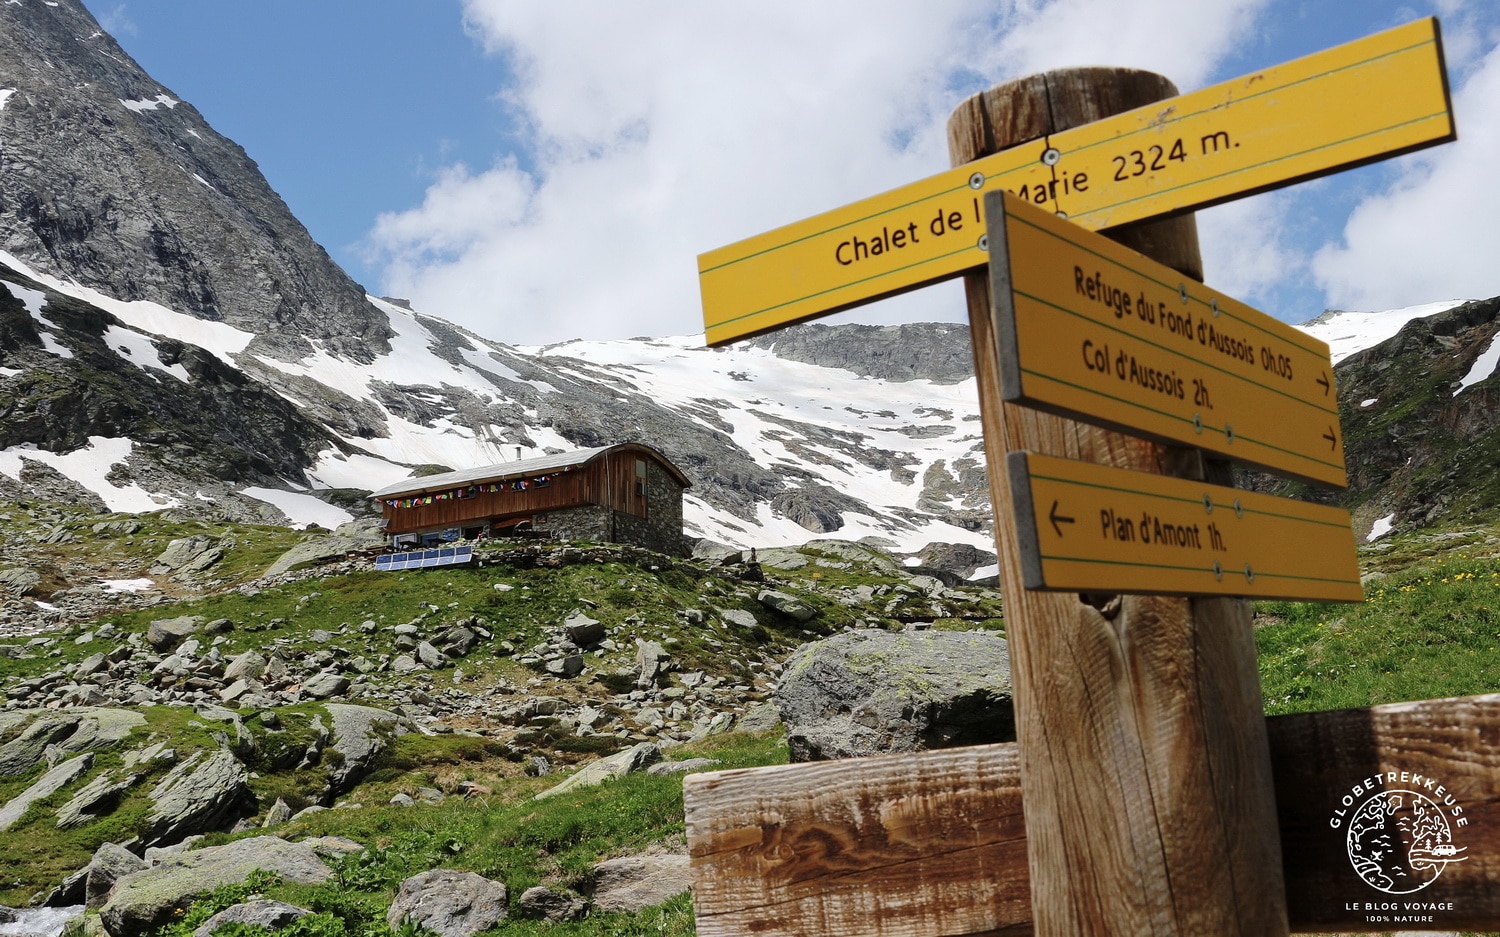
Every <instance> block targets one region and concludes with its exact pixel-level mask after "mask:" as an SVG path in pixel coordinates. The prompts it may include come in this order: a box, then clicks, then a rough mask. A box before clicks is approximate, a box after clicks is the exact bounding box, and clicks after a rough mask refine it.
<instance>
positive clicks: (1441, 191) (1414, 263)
mask: <svg viewBox="0 0 1500 937" xmlns="http://www.w3.org/2000/svg"><path fill="white" fill-rule="evenodd" d="M1481 35H1482V34H1478V33H1474V32H1468V31H1466V32H1464V33H1461V34H1460V36H1459V39H1460V41H1459V43H1456V45H1459V46H1460V48H1463V49H1465V50H1467V51H1468V52H1469V53H1470V54H1473V55H1475V56H1476V60H1475V61H1474V63H1473V64H1472V65H1469V66H1468V67H1466V68H1465V69H1464V71H1465V72H1466V73H1467V74H1466V77H1465V79H1464V80H1463V82H1462V85H1461V86H1460V87H1459V89H1458V91H1457V92H1456V94H1455V95H1454V101H1453V110H1454V115H1455V122H1456V123H1457V125H1458V134H1459V140H1458V142H1457V143H1455V144H1451V145H1448V146H1443V147H1438V148H1436V149H1432V150H1428V151H1425V152H1423V153H1421V154H1417V155H1414V156H1411V157H1407V158H1405V159H1404V160H1403V161H1402V162H1401V164H1400V171H1399V173H1398V174H1397V175H1396V177H1395V179H1394V181H1393V182H1392V183H1391V185H1390V186H1389V187H1387V188H1385V189H1384V190H1382V191H1381V192H1379V193H1376V194H1374V195H1372V196H1370V197H1369V198H1366V199H1365V200H1364V201H1363V202H1361V203H1360V204H1359V206H1358V207H1357V208H1355V210H1354V211H1353V213H1352V214H1351V215H1350V216H1349V221H1348V223H1347V225H1346V226H1345V228H1344V231H1343V237H1342V239H1341V240H1340V241H1338V242H1337V243H1331V244H1327V245H1324V246H1323V247H1322V248H1321V249H1320V250H1319V251H1318V252H1317V254H1316V256H1315V257H1314V258H1313V261H1312V272H1313V275H1314V276H1315V277H1316V279H1317V282H1318V285H1319V286H1320V287H1321V288H1322V289H1323V290H1324V292H1325V293H1326V295H1327V297H1328V300H1329V305H1330V306H1331V307H1333V308H1342V309H1365V310H1378V309H1392V308H1397V307H1401V306H1408V305H1414V304H1417V303H1424V302H1430V301H1435V300H1441V299H1484V298H1488V297H1490V296H1494V295H1495V294H1496V293H1500V264H1497V258H1500V235H1497V234H1496V227H1495V219H1496V218H1497V217H1500V185H1496V183H1495V153H1496V152H1500V110H1497V109H1496V106H1495V102H1496V101H1500V46H1497V45H1496V44H1495V36H1494V35H1493V33H1491V34H1489V35H1488V36H1487V37H1484V39H1480V38H1479V37H1480V36H1481ZM1486 48H1487V51H1484V52H1482V54H1480V53H1481V51H1482V50H1483V49H1486ZM1450 73H1451V70H1450Z"/></svg>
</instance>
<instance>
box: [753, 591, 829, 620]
mask: <svg viewBox="0 0 1500 937" xmlns="http://www.w3.org/2000/svg"><path fill="white" fill-rule="evenodd" d="M755 600H756V601H757V602H759V603H760V604H762V605H764V606H765V607H766V608H769V609H773V610H775V611H778V612H780V613H781V614H783V615H787V616H789V617H791V618H795V619H796V620H797V621H811V620H812V619H814V618H816V617H818V610H817V609H816V608H815V607H813V606H812V605H810V604H808V603H807V602H805V601H803V600H802V599H799V598H797V597H796V596H795V595H792V594H791V593H788V592H782V591H780V590H777V589H762V590H761V591H760V594H759V595H757V596H756V597H755Z"/></svg>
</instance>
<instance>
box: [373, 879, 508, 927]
mask: <svg viewBox="0 0 1500 937" xmlns="http://www.w3.org/2000/svg"><path fill="white" fill-rule="evenodd" d="M508 914H509V907H508V905H507V893H506V890H505V886H504V885H502V884H501V883H499V882H495V881H491V880H490V879H487V878H485V877H483V876H481V875H475V874H474V873H473V872H458V871H455V870H453V869H433V870H432V871H431V872H423V873H422V874H421V875H413V876H412V877H411V878H409V879H407V880H406V881H404V882H402V883H401V887H400V888H399V889H398V890H397V891H396V897H395V899H393V900H392V901H391V909H390V911H388V912H386V917H385V919H386V923H387V924H389V925H390V928H391V930H392V931H393V932H398V933H399V929H400V927H401V922H402V921H406V920H409V921H411V922H412V923H413V924H418V925H420V926H422V927H425V928H427V929H428V930H430V931H433V932H435V933H436V934H438V935H439V937H469V935H471V934H476V933H478V932H479V931H482V930H488V929H489V928H491V927H494V926H495V925H496V924H498V923H500V922H501V921H503V920H505V918H506V917H507V916H508Z"/></svg>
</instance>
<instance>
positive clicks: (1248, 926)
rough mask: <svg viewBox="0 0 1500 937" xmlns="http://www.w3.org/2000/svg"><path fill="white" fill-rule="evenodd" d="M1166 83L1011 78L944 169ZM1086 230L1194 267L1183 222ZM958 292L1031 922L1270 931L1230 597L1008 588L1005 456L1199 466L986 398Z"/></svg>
mask: <svg viewBox="0 0 1500 937" xmlns="http://www.w3.org/2000/svg"><path fill="white" fill-rule="evenodd" d="M1175 93H1176V91H1175V89H1174V88H1173V87H1172V85H1171V83H1170V82H1168V81H1167V80H1166V79H1164V78H1162V77H1160V76H1158V75H1153V74H1150V73H1147V72H1139V71H1133V70H1124V69H1069V70H1066V71H1059V72H1051V73H1048V74H1046V75H1039V76H1033V77H1030V78H1024V79H1020V80H1018V81H1015V82H1011V83H1008V84H1004V85H1000V86H998V87H996V88H993V89H991V90H989V91H986V92H984V93H982V94H979V95H976V96H974V97H973V98H970V99H969V100H968V101H966V102H964V103H963V104H961V105H960V106H959V107H958V108H957V109H956V110H955V111H954V112H953V115H952V117H951V118H950V120H949V125H948V131H949V148H950V153H951V155H952V159H953V162H954V164H955V165H957V164H961V163H964V162H968V161H971V160H974V159H977V158H979V157H982V156H986V155H989V154H990V153H992V152H995V151H997V150H1000V149H1005V148H1008V147H1011V146H1018V145H1026V146H1031V147H1035V149H1036V151H1037V157H1038V159H1040V158H1041V155H1042V152H1043V150H1044V149H1045V148H1046V142H1045V137H1046V136H1047V135H1048V134H1051V133H1056V132H1059V131H1062V130H1066V129H1068V128H1070V127H1075V126H1078V125H1081V124H1084V123H1088V122H1091V121H1095V120H1098V119H1100V118H1103V117H1106V116H1108V115H1110V114H1113V113H1118V112H1120V111H1124V110H1128V109H1131V108H1135V107H1140V106H1143V105H1146V104H1149V103H1152V102H1154V101H1158V100H1161V99H1162V98H1166V97H1170V96H1172V95H1174V94H1175ZM1063 160H1064V163H1063V164H1061V165H1060V167H1059V168H1065V165H1066V163H1065V161H1066V154H1064V155H1063ZM1097 181H1098V182H1099V183H1101V184H1102V183H1104V182H1105V180H1097ZM1075 184H1076V180H1075ZM1106 233H1107V234H1109V235H1110V236H1111V237H1113V238H1114V239H1115V240H1118V241H1120V242H1122V243H1125V244H1127V245H1128V246H1130V247H1132V248H1134V249H1135V250H1138V251H1140V252H1142V253H1144V254H1147V255H1148V256H1151V257H1152V258H1154V259H1155V260H1158V261H1160V262H1162V263H1165V264H1167V265H1168V266H1171V267H1174V268H1176V269H1177V270H1179V271H1181V272H1183V273H1184V274H1187V275H1189V276H1192V277H1193V278H1195V279H1198V280H1201V279H1202V264H1201V261H1200V259H1199V256H1198V245H1197V229H1196V226H1195V224H1194V222H1193V220H1192V219H1191V217H1186V218H1178V219H1172V220H1168V221H1160V222H1153V223H1148V224H1143V225H1135V226H1130V227H1129V228H1121V229H1116V230H1113V231H1109V232H1106ZM965 287H966V289H967V293H968V302H969V317H970V323H971V327H972V330H973V335H972V337H973V342H974V356H975V362H974V364H975V373H976V375H977V377H978V382H979V393H980V408H981V414H982V416H983V421H984V431H985V432H984V435H985V448H986V455H987V458H988V462H989V478H990V490H991V494H992V496H993V499H994V505H995V529H996V538H997V543H998V548H999V554H1000V576H1001V585H1002V587H1003V589H1004V593H1005V599H1006V633H1007V636H1008V638H1009V640H1010V645H1011V648H1010V650H1011V661H1012V669H1013V672H1012V680H1013V683H1014V686H1015V695H1016V716H1017V720H1016V721H1017V732H1018V736H1019V742H1020V749H1021V784H1022V790H1023V791H1024V797H1023V806H1024V811H1025V821H1026V830H1027V840H1028V864H1029V868H1030V877H1031V889H1032V913H1033V920H1034V922H1035V928H1036V931H1035V932H1036V933H1037V934H1038V935H1043V937H1053V935H1055V937H1077V935H1092V934H1121V935H1147V934H1150V935H1168V934H1170V935H1197V934H1216V935H1226V934H1239V935H1283V934H1286V933H1287V914H1286V896H1285V891H1284V887H1283V881H1282V868H1281V846H1280V842H1279V838H1278V835H1277V825H1276V824H1277V821H1276V804H1275V796H1274V790H1273V786H1272V775H1271V769H1270V760H1269V757H1270V756H1269V750H1268V746H1267V741H1266V728H1265V719H1264V718H1263V716H1262V704H1261V694H1260V682H1259V676H1258V673H1257V670H1256V664H1255V645H1254V641H1253V638H1252V634H1251V627H1250V614H1249V608H1248V604H1247V603H1245V602H1244V601H1242V600H1233V599H1208V600H1194V601H1189V600H1187V599H1177V598H1162V597H1141V596H1123V597H1122V596H1092V595H1090V596H1078V595H1069V594H1054V593H1040V592H1027V591H1026V590H1025V589H1024V588H1023V587H1022V585H1021V581H1022V580H1021V568H1020V561H1019V557H1018V554H1017V550H1016V536H1015V529H1014V520H1013V518H1012V517H1011V513H1010V512H1011V498H1010V491H1009V482H1008V478H1007V473H1006V471H1005V453H1006V452H1007V451H1010V450H1016V449H1028V450H1032V451H1036V452H1044V453H1048V454H1051V455H1056V456H1063V457H1068V458H1074V459H1082V460H1085V461H1092V462H1099V463H1103V464H1107V465H1113V466H1117V467H1121V468H1129V469H1135V470H1138V471H1152V472H1165V473H1171V474H1183V475H1196V476H1197V477H1200V478H1201V477H1203V473H1204V471H1205V467H1204V461H1203V460H1202V458H1201V456H1200V455H1199V454H1198V453H1197V452H1196V451H1187V452H1184V451H1181V450H1175V451H1174V450H1168V449H1166V448H1165V447H1161V446H1157V445H1154V444H1151V443H1147V442H1144V441H1141V440H1139V439H1135V438H1133V437H1129V436H1124V435H1121V434H1117V433H1111V432H1107V431H1103V430H1099V429H1096V428H1093V427H1089V426H1086V425H1083V424H1080V423H1075V422H1072V421H1069V420H1065V419H1061V418H1058V417H1053V416H1050V415H1047V414H1043V413H1038V412H1033V411H1027V410H1024V409H1022V408H1019V407H1014V406H1012V405H1009V404H1002V403H1001V402H1000V398H999V393H998V391H999V380H998V365H997V360H996V352H995V341H994V328H993V324H992V320H991V310H990V293H989V285H988V281H987V279H986V277H985V276H984V275H982V274H970V275H968V276H967V278H966V280H965ZM1210 471H1212V467H1210ZM1216 474H1217V473H1216Z"/></svg>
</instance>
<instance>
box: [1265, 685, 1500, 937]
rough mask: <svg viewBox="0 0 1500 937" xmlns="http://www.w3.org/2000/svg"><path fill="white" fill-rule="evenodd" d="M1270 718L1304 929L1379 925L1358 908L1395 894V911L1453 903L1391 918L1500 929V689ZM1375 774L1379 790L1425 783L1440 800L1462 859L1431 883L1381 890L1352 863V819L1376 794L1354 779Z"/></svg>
mask: <svg viewBox="0 0 1500 937" xmlns="http://www.w3.org/2000/svg"><path fill="white" fill-rule="evenodd" d="M1268 722H1269V723H1270V725H1271V728H1272V734H1271V740H1272V750H1273V753H1274V758H1273V766H1274V772H1275V777H1276V796H1277V804H1278V806H1279V809H1280V819H1279V825H1280V827H1281V837H1282V842H1283V843H1284V845H1285V866H1286V882H1287V905H1288V909H1289V911H1290V912H1291V914H1292V917H1293V920H1294V921H1296V922H1297V925H1298V929H1299V930H1308V931H1315V930H1345V929H1350V930H1352V929H1355V928H1365V929H1371V930H1374V929H1377V928H1376V927H1375V926H1374V925H1372V924H1371V923H1370V922H1369V921H1368V917H1369V915H1370V913H1371V912H1370V911H1369V910H1368V909H1364V908H1360V909H1351V908H1350V907H1349V905H1350V904H1354V905H1361V906H1362V905H1367V904H1371V903H1377V904H1378V903H1386V904H1390V903H1395V904H1396V905H1397V906H1398V907H1397V910H1396V911H1395V912H1394V913H1390V916H1391V917H1396V916H1400V915H1403V914H1410V913H1411V912H1410V911H1408V910H1406V907H1405V906H1406V905H1410V904H1415V905H1430V904H1438V905H1446V904H1450V903H1451V905H1452V910H1451V911H1449V910H1446V909H1445V910H1442V911H1437V912H1432V913H1433V920H1432V921H1431V922H1400V921H1395V920H1392V921H1390V922H1389V923H1390V925H1391V926H1389V927H1384V926H1383V927H1381V928H1380V929H1386V930H1428V929H1439V930H1447V931H1454V930H1468V929H1474V930H1496V929H1500V695H1490V696H1475V697H1466V698H1463V699H1452V700H1426V701H1423V702H1418V703H1400V704H1395V705H1390V706H1376V707H1374V708H1373V709H1367V710H1340V711H1337V712H1322V713H1307V714H1304V715H1296V716H1279V717H1276V718H1275V719H1271V720H1268ZM1403 772H1405V774H1404V775H1403ZM1376 776H1379V780H1378V781H1377V787H1376V788H1375V789H1376V790H1382V789H1383V790H1388V791H1398V790H1414V791H1416V792H1417V793H1419V794H1421V795H1422V796H1423V797H1426V798H1428V799H1429V800H1431V801H1432V802H1433V803H1434V804H1436V805H1438V806H1439V808H1440V810H1441V812H1442V813H1443V814H1444V817H1445V820H1446V822H1447V824H1448V826H1449V832H1450V834H1451V836H1452V844H1453V845H1454V846H1455V847H1457V849H1458V853H1457V856H1456V857H1455V858H1458V857H1461V859H1460V861H1455V862H1450V863H1448V864H1447V865H1446V867H1445V868H1443V869H1442V870H1441V871H1440V872H1439V874H1438V875H1437V877H1436V878H1435V879H1433V880H1432V881H1431V882H1430V884H1427V885H1425V886H1424V887H1422V888H1421V889H1420V890H1416V891H1411V892H1409V893H1406V894H1387V893H1382V892H1380V891H1378V890H1376V889H1375V888H1373V887H1371V886H1370V885H1368V884H1367V883H1366V882H1365V881H1364V880H1362V879H1361V878H1360V877H1359V875H1358V874H1357V873H1356V872H1355V870H1354V866H1353V865H1352V863H1351V862H1350V858H1349V852H1348V844H1347V832H1348V820H1349V818H1350V817H1351V816H1352V815H1353V814H1354V813H1355V812H1356V811H1357V809H1358V807H1359V806H1360V804H1361V803H1363V802H1364V801H1365V800H1367V799H1368V798H1369V797H1370V796H1371V794H1372V792H1369V791H1364V792H1358V793H1357V792H1356V791H1355V789H1356V787H1357V786H1362V782H1365V781H1368V780H1369V779H1371V778H1374V777H1376ZM1345 797H1348V798H1349V800H1350V803H1348V804H1346V803H1345V802H1344V798H1345ZM1339 811H1344V814H1343V816H1340V815H1339V813H1338V812H1339ZM1336 820H1337V821H1338V822H1339V826H1337V827H1335V826H1333V823H1334V821H1336ZM1408 871H1410V870H1408ZM1417 878H1418V879H1420V875H1419V876H1417ZM1412 884H1415V882H1412V883H1411V884H1407V885H1398V886H1397V887H1398V888H1410V887H1412ZM1388 913H1389V912H1388Z"/></svg>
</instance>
